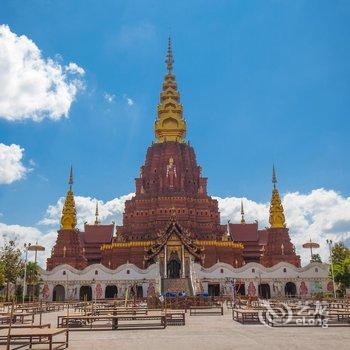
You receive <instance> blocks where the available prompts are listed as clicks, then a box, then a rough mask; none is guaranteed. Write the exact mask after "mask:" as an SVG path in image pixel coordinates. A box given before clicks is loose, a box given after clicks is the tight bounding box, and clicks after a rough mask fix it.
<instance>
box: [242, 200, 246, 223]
mask: <svg viewBox="0 0 350 350" xmlns="http://www.w3.org/2000/svg"><path fill="white" fill-rule="evenodd" d="M241 217H242V218H241V224H245V219H244V208H243V201H242V200H241Z"/></svg>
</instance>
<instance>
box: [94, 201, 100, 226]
mask: <svg viewBox="0 0 350 350" xmlns="http://www.w3.org/2000/svg"><path fill="white" fill-rule="evenodd" d="M99 223H100V220H99V218H98V201H96V211H95V225H98V224H99Z"/></svg>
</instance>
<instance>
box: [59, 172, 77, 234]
mask: <svg viewBox="0 0 350 350" xmlns="http://www.w3.org/2000/svg"><path fill="white" fill-rule="evenodd" d="M68 184H69V189H68V191H67V195H66V199H65V201H64V205H63V209H62V216H61V228H62V229H64V230H73V229H74V228H75V226H76V224H77V216H76V210H75V202H74V194H73V191H72V185H73V167H71V168H70V174H69V180H68Z"/></svg>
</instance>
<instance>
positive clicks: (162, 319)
mask: <svg viewBox="0 0 350 350" xmlns="http://www.w3.org/2000/svg"><path fill="white" fill-rule="evenodd" d="M57 327H58V328H61V327H68V328H69V329H70V330H83V329H85V330H108V329H126V328H128V329H142V328H145V329H146V328H147V329H150V328H165V327H166V316H165V315H162V314H158V315H131V314H129V315H96V316H94V315H69V316H58V318H57Z"/></svg>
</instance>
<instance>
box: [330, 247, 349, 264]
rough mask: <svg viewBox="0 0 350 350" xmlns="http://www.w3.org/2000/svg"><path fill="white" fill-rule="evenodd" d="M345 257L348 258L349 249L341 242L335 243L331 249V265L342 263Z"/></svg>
mask: <svg viewBox="0 0 350 350" xmlns="http://www.w3.org/2000/svg"><path fill="white" fill-rule="evenodd" d="M347 257H350V249H349V248H347V247H346V246H345V245H344V243H343V242H339V243H335V244H334V246H333V248H332V260H333V264H336V263H339V262H342V261H344V260H345V259H346V258H347Z"/></svg>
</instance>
